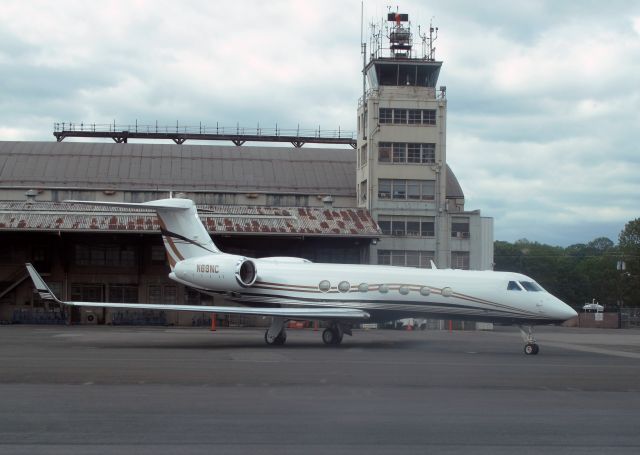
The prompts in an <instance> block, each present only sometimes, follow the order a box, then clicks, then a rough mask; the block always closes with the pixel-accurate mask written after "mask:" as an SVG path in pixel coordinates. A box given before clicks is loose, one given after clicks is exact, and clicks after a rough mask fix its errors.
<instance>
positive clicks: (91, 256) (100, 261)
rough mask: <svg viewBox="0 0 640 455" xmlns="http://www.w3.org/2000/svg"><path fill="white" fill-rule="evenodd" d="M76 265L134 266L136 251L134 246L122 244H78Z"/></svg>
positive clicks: (76, 247)
mask: <svg viewBox="0 0 640 455" xmlns="http://www.w3.org/2000/svg"><path fill="white" fill-rule="evenodd" d="M74 259H75V264H76V265H98V266H104V265H106V266H110V267H133V266H135V265H136V251H135V249H134V248H133V247H127V246H120V245H82V244H80V245H76V246H75V257H74Z"/></svg>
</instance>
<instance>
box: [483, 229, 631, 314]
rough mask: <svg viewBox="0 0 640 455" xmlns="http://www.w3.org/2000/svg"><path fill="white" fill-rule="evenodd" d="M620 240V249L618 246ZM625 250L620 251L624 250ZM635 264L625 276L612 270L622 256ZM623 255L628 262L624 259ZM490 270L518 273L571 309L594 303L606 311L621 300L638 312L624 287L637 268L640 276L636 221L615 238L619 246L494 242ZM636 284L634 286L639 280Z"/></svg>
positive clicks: (607, 241) (610, 243) (605, 240)
mask: <svg viewBox="0 0 640 455" xmlns="http://www.w3.org/2000/svg"><path fill="white" fill-rule="evenodd" d="M630 225H631V226H630ZM623 234H624V243H623ZM623 244H624V245H625V247H624V248H625V249H624V250H623V246H622V245H623ZM623 254H624V255H625V256H624V257H625V258H627V257H629V258H630V259H629V260H630V261H631V260H633V259H631V258H632V257H634V258H635V262H634V263H633V265H632V267H631V268H629V265H627V273H623V272H621V271H619V270H617V268H616V265H617V263H618V261H619V260H620V259H621V257H622V255H623ZM627 255H628V256H627ZM494 262H495V264H496V265H495V270H501V271H510V272H518V273H523V274H525V275H527V276H530V277H531V278H533V279H535V280H536V281H537V282H539V283H540V284H541V285H542V286H543V287H544V288H545V289H547V290H548V291H549V292H551V293H552V294H554V295H556V296H557V297H558V298H560V299H562V300H563V301H565V302H567V303H568V304H570V305H572V306H574V307H581V306H582V305H583V304H584V303H585V302H590V301H591V299H596V300H597V301H599V302H600V303H602V304H604V305H606V306H607V307H608V308H612V307H616V306H617V303H618V301H619V300H620V298H621V297H622V299H623V301H624V305H625V306H640V298H638V297H639V296H640V293H638V294H636V291H637V289H636V288H635V287H633V286H631V285H628V283H627V281H629V279H630V278H632V277H631V275H629V273H631V274H633V273H635V272H630V270H634V271H635V270H636V267H638V269H639V270H640V219H638V220H635V221H632V222H630V223H628V224H627V227H625V230H624V231H623V232H622V233H621V234H620V246H619V247H616V245H615V244H614V242H613V241H612V240H610V239H608V238H606V237H599V238H597V239H594V240H593V241H591V242H589V243H587V244H581V243H580V244H575V245H570V246H568V247H566V248H562V247H557V246H551V245H545V244H540V243H538V242H531V241H529V240H527V239H521V240H517V241H516V242H515V243H509V242H502V241H497V242H495V244H494ZM635 276H636V279H635V282H636V284H637V281H638V278H637V277H638V274H637V273H636V275H635Z"/></svg>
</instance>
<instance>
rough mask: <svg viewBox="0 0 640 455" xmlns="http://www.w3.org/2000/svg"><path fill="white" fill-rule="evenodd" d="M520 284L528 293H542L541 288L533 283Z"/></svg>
mask: <svg viewBox="0 0 640 455" xmlns="http://www.w3.org/2000/svg"><path fill="white" fill-rule="evenodd" d="M520 284H521V285H522V287H523V288H525V289H526V290H527V291H529V292H542V288H541V287H540V286H538V285H537V284H536V283H534V282H533V281H520Z"/></svg>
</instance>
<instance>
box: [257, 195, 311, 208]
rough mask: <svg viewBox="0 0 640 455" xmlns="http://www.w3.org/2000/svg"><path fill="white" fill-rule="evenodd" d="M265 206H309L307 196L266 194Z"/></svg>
mask: <svg viewBox="0 0 640 455" xmlns="http://www.w3.org/2000/svg"><path fill="white" fill-rule="evenodd" d="M267 205H269V206H274V207H307V206H308V205H309V196H300V195H296V194H267Z"/></svg>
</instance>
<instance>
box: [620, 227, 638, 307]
mask: <svg viewBox="0 0 640 455" xmlns="http://www.w3.org/2000/svg"><path fill="white" fill-rule="evenodd" d="M619 248H620V252H621V253H622V255H621V256H622V260H623V261H624V264H625V270H624V271H621V272H620V273H621V275H622V278H621V283H620V287H621V293H622V295H623V297H624V305H625V306H640V218H636V219H635V220H633V221H629V222H628V223H627V224H626V225H625V226H624V229H623V230H622V232H621V233H620V237H619Z"/></svg>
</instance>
